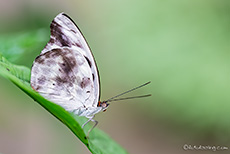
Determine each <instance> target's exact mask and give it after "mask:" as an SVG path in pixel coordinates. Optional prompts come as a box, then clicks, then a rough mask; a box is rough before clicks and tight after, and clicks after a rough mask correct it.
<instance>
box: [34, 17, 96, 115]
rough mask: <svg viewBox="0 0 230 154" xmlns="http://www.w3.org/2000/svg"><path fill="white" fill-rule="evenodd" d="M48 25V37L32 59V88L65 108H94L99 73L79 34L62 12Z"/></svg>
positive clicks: (73, 24) (69, 109)
mask: <svg viewBox="0 0 230 154" xmlns="http://www.w3.org/2000/svg"><path fill="white" fill-rule="evenodd" d="M50 29H51V36H50V41H49V42H48V43H47V45H46V46H45V48H44V49H43V50H42V52H41V54H40V55H39V56H38V57H37V58H36V59H35V61H34V63H33V67H32V70H31V86H32V88H33V89H34V90H36V91H38V92H39V93H40V94H41V95H42V96H44V97H45V98H47V99H48V100H50V101H53V102H54V103H57V104H59V105H61V106H62V107H64V108H65V109H66V110H68V111H76V110H78V109H79V108H88V107H89V108H90V107H91V108H96V107H97V104H98V100H99V90H100V89H99V88H100V87H99V75H98V71H97V67H96V63H95V61H94V58H93V55H92V53H91V51H90V49H89V47H88V45H87V43H86V41H85V39H84V37H83V35H82V34H81V32H80V30H79V29H78V27H77V26H76V25H75V23H74V22H73V21H72V20H71V19H70V18H69V17H68V16H67V15H65V14H64V13H60V14H59V15H57V16H56V17H55V18H54V20H53V21H52V23H51V26H50ZM86 110H87V109H86Z"/></svg>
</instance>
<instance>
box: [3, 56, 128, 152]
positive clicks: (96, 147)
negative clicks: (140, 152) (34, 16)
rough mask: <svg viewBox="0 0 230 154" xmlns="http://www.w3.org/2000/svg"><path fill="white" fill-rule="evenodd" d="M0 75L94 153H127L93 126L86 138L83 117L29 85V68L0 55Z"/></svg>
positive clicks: (87, 127)
mask: <svg viewBox="0 0 230 154" xmlns="http://www.w3.org/2000/svg"><path fill="white" fill-rule="evenodd" d="M0 75H2V76H3V77H5V78H7V79H9V80H10V81H12V82H13V83H14V84H15V85H16V86H18V87H19V88H20V89H21V90H23V91H24V92H25V93H26V94H28V95H29V96H30V97H31V98H33V99H34V100H35V101H36V102H38V103H39V104H40V105H41V106H43V107H44V108H45V109H46V110H47V111H49V112H50V113H51V114H52V115H53V116H55V117H56V118H57V119H59V120H60V121H61V122H62V123H63V124H65V125H66V126H67V127H68V128H69V129H70V130H71V131H72V132H73V133H74V134H75V135H76V136H77V137H78V138H79V139H80V140H81V141H82V142H83V143H84V144H85V145H86V146H87V147H88V149H89V150H90V151H91V152H92V153H94V154H99V153H100V154H113V153H114V154H118V153H119V154H123V153H127V152H126V151H125V150H124V149H123V148H122V147H121V146H120V145H119V144H117V143H116V142H115V141H113V140H112V139H111V138H110V137H109V136H108V135H107V134H105V133H104V132H102V131H100V130H99V129H97V128H95V129H93V131H92V132H91V133H90V134H89V138H86V134H87V132H88V130H89V129H90V128H91V127H92V126H91V125H89V124H87V125H86V126H85V127H84V130H83V129H82V128H81V125H82V124H83V123H84V122H86V120H87V119H86V118H85V117H79V116H76V115H74V114H72V113H69V112H67V111H65V110H64V109H63V108H62V107H60V106H59V105H56V104H54V103H52V102H50V101H48V100H46V99H45V98H43V97H42V96H41V95H39V94H38V93H37V92H35V91H34V90H33V89H32V88H31V86H30V69H29V68H27V67H25V66H18V65H14V64H12V63H10V62H8V61H7V60H6V59H5V58H4V57H3V56H2V55H0Z"/></svg>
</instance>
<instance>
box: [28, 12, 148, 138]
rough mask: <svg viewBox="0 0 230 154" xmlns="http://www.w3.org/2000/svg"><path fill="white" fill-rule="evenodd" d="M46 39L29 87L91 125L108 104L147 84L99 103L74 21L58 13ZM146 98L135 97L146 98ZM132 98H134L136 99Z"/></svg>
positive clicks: (90, 60) (89, 58) (95, 77)
mask: <svg viewBox="0 0 230 154" xmlns="http://www.w3.org/2000/svg"><path fill="white" fill-rule="evenodd" d="M50 30H51V35H50V40H49V42H48V43H47V44H46V46H45V47H44V49H43V50H42V51H41V53H40V55H39V56H38V57H36V59H35V60H34V62H33V65H32V69H31V81H30V84H31V87H32V88H33V89H34V90H35V91H37V92H38V93H39V94H40V95H42V96H43V97H44V98H46V99H47V100H49V101H51V102H54V103H55V104H58V105H60V106H61V107H63V108H64V109H65V110H66V111H69V112H73V113H74V114H76V115H78V116H84V117H86V118H88V121H86V122H85V123H84V124H83V125H82V128H83V127H84V126H85V125H86V124H87V123H88V122H90V121H92V122H95V125H94V126H93V127H92V128H91V129H90V130H89V131H88V134H89V132H90V131H91V130H92V129H93V128H94V127H95V126H96V125H97V124H98V122H97V121H96V120H94V119H93V118H94V116H95V114H97V113H98V112H101V111H106V109H107V108H108V105H109V103H108V102H111V101H117V100H123V99H131V98H134V97H128V98H120V99H115V98H117V97H119V96H121V95H123V94H125V93H128V92H130V91H133V90H135V89H137V88H140V87H143V86H145V85H147V84H149V83H150V82H147V83H145V84H143V85H141V86H138V87H136V88H133V89H131V90H129V91H126V92H124V93H121V94H119V95H117V96H115V97H112V98H110V99H108V100H106V101H102V102H101V101H99V98H100V79H99V73H98V69H97V65H96V62H95V60H94V57H93V54H92V52H91V50H90V48H89V46H88V44H87V42H86V40H85V38H84V37H83V35H82V33H81V31H80V30H79V28H78V27H77V25H76V24H75V23H74V21H73V20H72V19H71V18H70V17H69V16H68V15H66V14H65V13H60V14H58V15H57V16H56V17H55V18H54V19H53V21H52V22H51V25H50ZM146 96H149V95H143V96H136V97H146ZM136 97H135V98H136Z"/></svg>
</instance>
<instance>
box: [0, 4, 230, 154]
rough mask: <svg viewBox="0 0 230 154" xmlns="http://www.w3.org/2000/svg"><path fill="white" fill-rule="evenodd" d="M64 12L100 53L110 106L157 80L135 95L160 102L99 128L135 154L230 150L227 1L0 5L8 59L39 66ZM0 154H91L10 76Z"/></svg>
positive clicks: (114, 112)
mask: <svg viewBox="0 0 230 154" xmlns="http://www.w3.org/2000/svg"><path fill="white" fill-rule="evenodd" d="M62 11H64V12H65V13H66V14H68V15H69V16H70V17H71V18H72V19H73V20H74V21H75V22H76V24H77V25H78V26H79V27H80V29H81V31H82V32H83V34H84V36H85V38H86V39H87V41H88V43H89V45H90V47H91V49H92V51H93V54H94V57H95V58H96V62H97V65H98V67H99V71H100V78H101V86H102V88H101V89H102V91H101V98H102V100H104V99H107V98H110V97H112V96H114V95H116V94H118V93H120V92H123V91H125V90H127V89H130V88H132V87H135V86H137V85H140V84H142V83H144V82H147V81H152V83H151V84H150V85H148V86H147V87H145V88H143V89H140V90H138V91H135V92H133V93H132V94H130V95H141V94H149V93H151V94H152V96H151V97H149V98H143V99H135V100H129V101H121V102H114V103H112V104H111V105H110V107H109V109H108V111H107V112H105V113H100V114H98V115H97V116H96V119H97V120H98V121H99V125H98V127H99V128H100V129H102V130H103V131H105V132H107V133H108V134H109V135H110V136H111V137H112V138H113V139H114V140H116V141H117V142H118V143H119V144H121V145H122V146H123V147H124V148H126V149H127V151H128V152H129V153H135V154H139V153H146V154H149V153H161V154H167V153H173V154H174V153H175V154H180V153H181V154H183V153H186V154H190V153H202V154H206V153H207V154H208V153H210V152H212V151H211V150H188V151H186V150H184V149H183V146H184V145H185V144H188V145H197V146H199V145H204V146H207V145H210V146H225V147H228V148H230V122H229V117H230V112H229V111H230V61H229V60H230V31H229V27H230V2H229V1H228V0H203V1H201V0H193V1H188V0H175V1H170V0H145V1H137V0H136V1H134V0H126V1H122V0H117V1H106V0H93V1H92V0H84V1H80V0H67V1H58V0H49V1H45V0H40V1H35V0H34V1H32V0H8V1H6V0H0V22H1V24H0V53H2V54H3V55H4V56H5V57H6V58H7V57H9V58H8V59H9V60H10V61H11V62H13V63H15V64H21V65H26V66H28V67H31V65H32V62H33V60H34V59H35V57H36V56H37V55H38V54H39V52H40V51H41V50H42V49H43V47H44V46H45V44H46V42H47V41H48V40H49V35H50V32H49V25H50V22H51V21H52V19H53V18H54V17H55V16H56V15H57V14H58V13H60V12H62ZM22 46H23V47H24V48H22ZM25 47H26V48H25ZM12 55H14V57H12ZM229 150H230V149H229ZM229 150H221V151H217V152H216V153H219V152H220V153H229ZM0 152H2V153H4V154H8V153H9V154H31V153H33V154H41V153H42V154H54V153H55V154H63V153H68V154H76V153H81V154H88V153H90V152H89V151H88V149H87V148H86V147H85V146H84V145H83V144H82V143H81V142H80V141H79V140H78V139H77V138H76V137H75V136H74V135H73V134H72V132H70V131H69V130H68V128H67V127H66V126H64V125H63V124H62V123H60V122H59V121H58V120H57V119H55V118H54V117H53V116H52V115H50V114H49V113H48V112H47V111H45V110H44V109H43V108H42V107H41V106H40V105H38V104H37V103H35V102H34V101H33V100H32V99H31V98H30V97H28V96H27V95H26V94H25V93H23V92H22V91H21V90H20V89H19V88H17V87H16V86H15V85H13V84H12V83H11V82H10V81H8V80H6V79H4V78H2V77H0Z"/></svg>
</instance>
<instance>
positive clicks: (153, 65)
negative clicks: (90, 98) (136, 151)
mask: <svg viewBox="0 0 230 154" xmlns="http://www.w3.org/2000/svg"><path fill="white" fill-rule="evenodd" d="M119 4H120V3H118V2H113V4H110V8H109V9H110V10H111V12H116V13H110V14H109V15H108V16H110V18H109V19H111V20H110V23H109V26H110V31H109V32H110V33H109V34H110V35H112V36H113V39H114V40H113V41H111V44H109V45H111V51H110V54H113V52H115V53H116V54H114V55H115V58H114V59H119V62H118V61H115V62H113V60H112V64H111V66H116V68H115V69H119V71H122V70H130V71H124V72H122V73H120V74H122V75H121V76H117V78H120V80H121V81H120V82H124V84H125V82H129V81H130V78H132V80H136V81H137V82H140V80H143V79H145V81H146V80H149V79H150V80H151V81H152V84H151V93H152V94H153V97H152V101H151V102H149V103H148V107H146V106H145V105H142V104H141V105H140V107H142V108H143V111H145V113H148V115H150V116H152V117H153V119H158V121H161V122H160V123H161V125H165V126H166V127H167V128H168V129H170V128H172V129H171V130H170V131H173V132H177V133H178V134H179V135H181V136H183V135H182V134H184V135H185V134H186V136H188V138H193V139H195V140H199V141H201V140H202V141H204V142H205V141H206V140H209V141H210V142H214V143H219V142H223V143H226V142H229V136H230V122H229V117H230V112H229V110H230V103H229V102H230V95H229V92H230V71H229V68H230V60H229V59H230V52H229V51H230V44H229V42H230V31H229V25H230V14H229V10H230V3H229V1H218V0H211V1H207V0H206V1H198V0H195V1H180V0H179V1H169V0H165V1H150V0H149V1H135V2H132V3H130V1H125V2H123V5H119ZM118 6H119V7H118ZM118 8H119V11H117V10H116V9H118ZM118 25H119V27H117V26H118ZM110 57H113V55H111V56H110ZM121 68H122V69H121ZM119 71H117V72H119ZM107 74H108V73H107ZM129 84H130V83H129ZM168 126H170V127H168ZM153 136H154V134H153Z"/></svg>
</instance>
